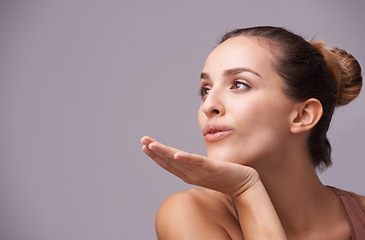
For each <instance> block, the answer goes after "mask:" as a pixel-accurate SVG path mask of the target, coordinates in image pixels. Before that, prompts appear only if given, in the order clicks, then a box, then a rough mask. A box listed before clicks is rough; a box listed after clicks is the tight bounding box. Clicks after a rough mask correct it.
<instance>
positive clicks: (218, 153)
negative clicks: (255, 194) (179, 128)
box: [198, 36, 295, 165]
mask: <svg viewBox="0 0 365 240" xmlns="http://www.w3.org/2000/svg"><path fill="white" fill-rule="evenodd" d="M262 44H263V43H259V42H258V41H257V39H255V38H252V37H243V36H238V37H233V38H230V39H228V40H226V41H225V42H223V43H222V44H220V45H219V46H218V47H217V48H215V49H214V50H213V52H212V53H211V54H210V55H209V56H208V58H207V61H206V63H205V66H204V69H203V71H202V74H201V95H202V102H201V106H200V108H199V111H198V121H199V126H200V129H201V130H202V133H203V135H204V140H205V142H206V147H207V155H208V157H210V158H215V159H219V160H223V161H228V162H235V163H240V164H245V165H249V164H250V163H251V162H253V161H258V160H260V159H270V158H271V159H275V157H278V156H277V155H278V153H280V152H281V151H285V147H286V146H287V145H286V143H287V142H288V141H290V138H291V133H290V128H289V125H290V123H289V122H290V120H289V119H290V117H289V116H290V114H291V112H292V110H293V106H294V105H295V102H294V101H293V100H291V99H289V98H288V97H287V96H286V95H285V94H284V93H283V90H282V89H283V86H284V82H283V79H282V78H281V77H280V76H279V75H278V74H277V73H276V72H275V70H274V68H273V66H272V61H274V56H273V55H272V54H271V53H270V52H269V51H268V50H267V48H265V47H264V46H263V45H262Z"/></svg>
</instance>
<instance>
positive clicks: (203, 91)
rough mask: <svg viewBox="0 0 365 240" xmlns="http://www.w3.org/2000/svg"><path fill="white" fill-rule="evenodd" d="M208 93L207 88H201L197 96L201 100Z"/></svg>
mask: <svg viewBox="0 0 365 240" xmlns="http://www.w3.org/2000/svg"><path fill="white" fill-rule="evenodd" d="M209 92H210V89H209V88H207V87H201V88H200V91H199V95H200V97H201V98H203V97H204V96H205V95H207V94H208V93H209Z"/></svg>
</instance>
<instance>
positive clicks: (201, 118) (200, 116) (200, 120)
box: [197, 106, 206, 130]
mask: <svg viewBox="0 0 365 240" xmlns="http://www.w3.org/2000/svg"><path fill="white" fill-rule="evenodd" d="M197 117H198V124H199V127H200V130H202V129H203V127H204V122H205V120H206V116H205V114H204V113H203V111H202V107H201V106H200V107H199V110H198V114H197Z"/></svg>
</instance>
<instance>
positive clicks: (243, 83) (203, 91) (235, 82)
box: [199, 80, 251, 98]
mask: <svg viewBox="0 0 365 240" xmlns="http://www.w3.org/2000/svg"><path fill="white" fill-rule="evenodd" d="M237 84H242V85H244V86H245V88H248V89H249V88H251V87H250V86H249V85H248V84H247V83H245V82H242V81H238V80H235V81H233V83H232V87H231V88H230V89H239V87H235V86H236V85H237ZM207 90H210V89H209V88H208V87H205V86H203V87H201V88H200V90H199V96H200V97H201V98H204V97H205V96H206V95H207V94H208V93H206V92H205V91H207Z"/></svg>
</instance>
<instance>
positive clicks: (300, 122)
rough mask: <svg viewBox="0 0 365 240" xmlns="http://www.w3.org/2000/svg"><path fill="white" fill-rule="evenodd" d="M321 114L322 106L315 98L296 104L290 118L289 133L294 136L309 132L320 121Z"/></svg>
mask: <svg viewBox="0 0 365 240" xmlns="http://www.w3.org/2000/svg"><path fill="white" fill-rule="evenodd" d="M322 114H323V108H322V104H321V102H320V101H319V100H318V99H316V98H310V99H307V100H305V101H303V102H300V103H298V104H297V105H296V107H295V110H294V111H293V113H292V114H291V116H290V117H291V119H290V131H291V132H292V133H293V134H296V133H302V132H306V131H309V130H311V129H312V128H313V127H314V126H315V125H316V124H317V123H318V121H319V120H320V119H321V117H322Z"/></svg>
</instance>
